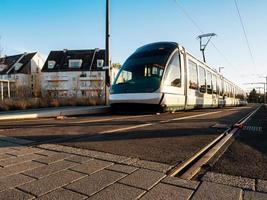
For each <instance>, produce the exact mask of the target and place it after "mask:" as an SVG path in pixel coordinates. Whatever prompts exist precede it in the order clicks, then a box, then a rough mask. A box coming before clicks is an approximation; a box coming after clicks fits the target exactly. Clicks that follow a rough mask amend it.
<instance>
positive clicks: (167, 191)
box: [141, 183, 194, 200]
mask: <svg viewBox="0 0 267 200" xmlns="http://www.w3.org/2000/svg"><path fill="white" fill-rule="evenodd" d="M193 192H194V191H193V190H189V189H185V188H181V187H176V186H173V185H166V184H163V183H159V184H158V185H156V186H155V187H153V188H152V189H151V190H150V191H149V192H148V193H146V194H145V195H144V196H143V197H142V198H141V200H151V199H153V200H177V199H179V200H188V199H189V198H190V197H191V196H192V194H193Z"/></svg>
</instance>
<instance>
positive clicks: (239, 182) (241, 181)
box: [202, 172, 256, 190]
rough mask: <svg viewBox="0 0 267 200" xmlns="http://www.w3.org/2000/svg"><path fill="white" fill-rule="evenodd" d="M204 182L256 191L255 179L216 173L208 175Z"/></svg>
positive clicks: (205, 176)
mask: <svg viewBox="0 0 267 200" xmlns="http://www.w3.org/2000/svg"><path fill="white" fill-rule="evenodd" d="M202 180H203V181H209V182H214V183H220V184H225V185H230V186H234V187H240V188H243V189H250V190H255V185H256V181H255V179H250V178H243V177H239V176H231V175H226V174H220V173H214V172H208V173H206V174H205V175H204V177H203V178H202Z"/></svg>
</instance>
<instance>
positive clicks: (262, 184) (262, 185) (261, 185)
mask: <svg viewBox="0 0 267 200" xmlns="http://www.w3.org/2000/svg"><path fill="white" fill-rule="evenodd" d="M257 191H260V192H267V181H266V180H258V181H257Z"/></svg>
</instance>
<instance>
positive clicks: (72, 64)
mask: <svg viewBox="0 0 267 200" xmlns="http://www.w3.org/2000/svg"><path fill="white" fill-rule="evenodd" d="M82 62H83V61H82V59H70V60H69V68H81V66H82Z"/></svg>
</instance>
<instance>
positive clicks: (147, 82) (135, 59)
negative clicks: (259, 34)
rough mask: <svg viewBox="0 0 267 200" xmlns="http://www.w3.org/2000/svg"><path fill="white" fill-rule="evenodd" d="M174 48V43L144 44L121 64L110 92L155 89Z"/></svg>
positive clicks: (135, 91) (134, 91)
mask: <svg viewBox="0 0 267 200" xmlns="http://www.w3.org/2000/svg"><path fill="white" fill-rule="evenodd" d="M174 49H175V47H174V45H171V46H170V45H169V46H167V45H164V44H153V45H146V46H144V47H142V48H140V49H138V50H137V51H136V52H135V53H134V54H133V55H131V56H130V57H129V58H128V59H127V60H126V62H125V63H124V65H123V66H122V68H121V70H120V71H119V73H118V75H117V77H116V80H115V82H114V84H113V86H112V88H111V93H112V94H115V93H116V94H118V93H147V92H154V91H155V90H157V89H158V88H159V86H160V83H161V79H162V75H163V72H164V69H165V66H166V63H167V61H168V58H169V56H170V55H171V53H172V52H173V50H174Z"/></svg>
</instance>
